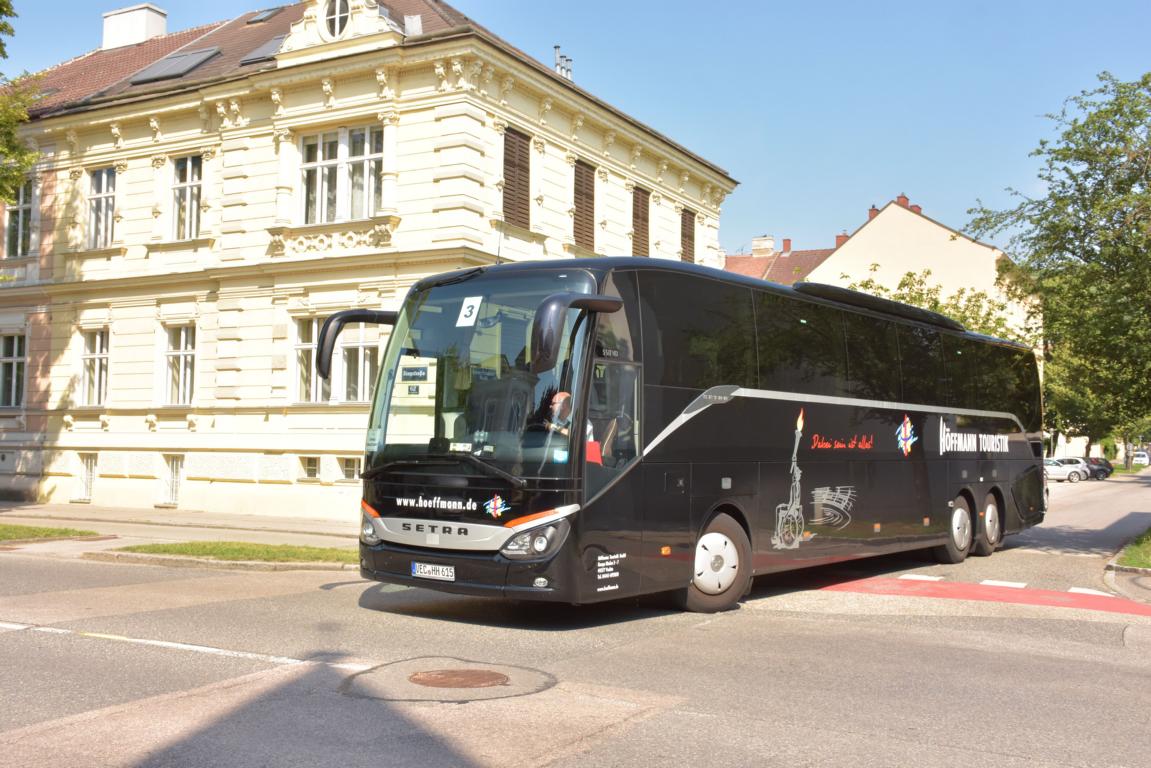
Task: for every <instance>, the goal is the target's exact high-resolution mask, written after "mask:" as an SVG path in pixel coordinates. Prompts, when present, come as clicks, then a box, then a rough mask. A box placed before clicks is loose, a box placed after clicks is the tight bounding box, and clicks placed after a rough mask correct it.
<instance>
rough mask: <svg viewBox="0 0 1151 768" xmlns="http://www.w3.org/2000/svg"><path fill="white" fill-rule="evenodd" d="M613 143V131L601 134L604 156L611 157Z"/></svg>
mask: <svg viewBox="0 0 1151 768" xmlns="http://www.w3.org/2000/svg"><path fill="white" fill-rule="evenodd" d="M612 144H615V131H605V132H604V135H603V154H604V157H611V146H612Z"/></svg>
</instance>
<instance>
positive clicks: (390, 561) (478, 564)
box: [360, 542, 578, 603]
mask: <svg viewBox="0 0 1151 768" xmlns="http://www.w3.org/2000/svg"><path fill="white" fill-rule="evenodd" d="M564 559H565V558H564V554H563V550H561V552H560V553H559V554H557V555H556V556H555V557H553V558H552V559H551V560H547V561H543V562H533V563H519V562H515V561H512V560H508V559H507V558H504V557H502V556H500V555H498V554H494V553H483V554H479V553H477V554H471V553H460V552H451V553H441V552H436V551H434V550H428V549H410V548H406V547H400V546H396V545H394V544H388V543H383V544H378V545H375V546H369V545H367V544H364V543H363V542H360V575H361V576H363V577H364V578H365V579H371V580H373V581H380V582H384V583H386V584H400V585H403V586H408V587H423V588H425V589H434V590H438V591H440V592H451V593H454V594H460V595H478V596H484V597H502V598H507V599H516V600H542V601H549V602H561V603H576V602H578V596H577V592H576V588H575V584H574V580H573V579H572V578H571V577H570V576H567V575H566V573H570V570H569V569H565V568H563V560H564ZM416 564H422V565H428V566H450V567H451V568H452V579H451V580H446V579H438V578H426V577H422V576H416V575H413V574H414V572H415V571H416V567H415V566H416Z"/></svg>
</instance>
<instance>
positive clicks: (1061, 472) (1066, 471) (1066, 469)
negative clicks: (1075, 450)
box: [1043, 459, 1087, 483]
mask: <svg viewBox="0 0 1151 768" xmlns="http://www.w3.org/2000/svg"><path fill="white" fill-rule="evenodd" d="M1043 474H1045V475H1047V479H1048V480H1058V481H1059V482H1063V481H1064V480H1066V481H1067V482H1069V483H1078V482H1079V481H1080V480H1082V479H1083V478H1085V477H1087V474H1086V473H1085V472H1083V471H1082V470H1080V469H1079V467H1077V466H1075V465H1073V464H1060V463H1059V462H1058V461H1057V460H1056V459H1044V460H1043Z"/></svg>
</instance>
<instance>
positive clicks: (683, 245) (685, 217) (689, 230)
mask: <svg viewBox="0 0 1151 768" xmlns="http://www.w3.org/2000/svg"><path fill="white" fill-rule="evenodd" d="M679 249H680V254H679V258H680V261H689V262H692V263H694V262H695V211H693V210H691V209H690V208H684V209H683V213H681V214H680V215H679Z"/></svg>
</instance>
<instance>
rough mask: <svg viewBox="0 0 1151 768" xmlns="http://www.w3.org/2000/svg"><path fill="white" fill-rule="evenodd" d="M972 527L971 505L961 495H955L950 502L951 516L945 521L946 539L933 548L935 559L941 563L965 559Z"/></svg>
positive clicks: (958, 561)
mask: <svg viewBox="0 0 1151 768" xmlns="http://www.w3.org/2000/svg"><path fill="white" fill-rule="evenodd" d="M973 528H974V526H973V525H972V524H971V505H970V504H968V503H967V499H966V498H964V497H963V496H956V497H955V501H953V502H951V516H950V518H949V519H948V522H947V541H946V542H944V543H943V544H941V545H940V546H938V547H936V548H935V549H934V550H933V551H934V553H935V559H936V560H938V561H939V562H941V563H962V562H963V561H964V560H965V559H967V553H968V552H970V551H971V540H972V538H973V535H972V529H973Z"/></svg>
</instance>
